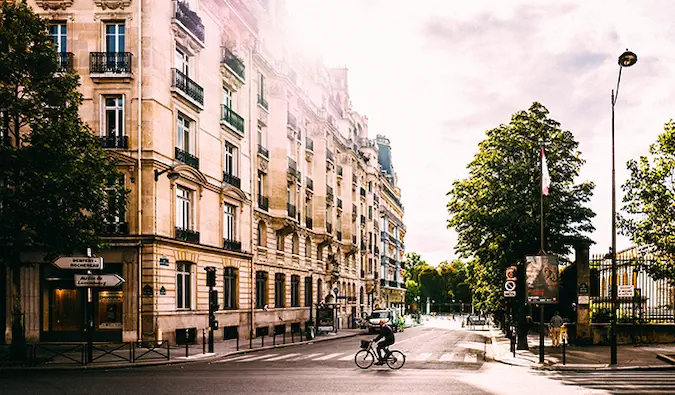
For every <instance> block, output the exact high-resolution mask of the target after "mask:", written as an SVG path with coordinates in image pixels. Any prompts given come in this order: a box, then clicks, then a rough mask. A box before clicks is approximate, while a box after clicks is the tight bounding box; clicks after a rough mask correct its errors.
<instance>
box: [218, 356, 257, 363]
mask: <svg viewBox="0 0 675 395" xmlns="http://www.w3.org/2000/svg"><path fill="white" fill-rule="evenodd" d="M248 357H250V355H248V354H246V355H240V356H238V357H232V358H225V359H221V360H220V361H216V362H215V363H225V362H234V361H238V360H240V359H244V358H248Z"/></svg>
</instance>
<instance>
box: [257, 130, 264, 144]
mask: <svg viewBox="0 0 675 395" xmlns="http://www.w3.org/2000/svg"><path fill="white" fill-rule="evenodd" d="M257 133H258V145H260V146H261V147H264V146H265V143H266V141H265V132H264V131H263V129H262V126H258V132H257Z"/></svg>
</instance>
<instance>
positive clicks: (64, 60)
mask: <svg viewBox="0 0 675 395" xmlns="http://www.w3.org/2000/svg"><path fill="white" fill-rule="evenodd" d="M56 65H57V66H56V70H57V71H58V72H60V73H71V72H72V71H73V70H74V67H73V53H72V52H59V53H57V54H56Z"/></svg>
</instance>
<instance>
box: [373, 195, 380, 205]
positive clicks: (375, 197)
mask: <svg viewBox="0 0 675 395" xmlns="http://www.w3.org/2000/svg"><path fill="white" fill-rule="evenodd" d="M373 201H374V202H375V203H377V204H380V198H379V197H378V196H377V195H373Z"/></svg>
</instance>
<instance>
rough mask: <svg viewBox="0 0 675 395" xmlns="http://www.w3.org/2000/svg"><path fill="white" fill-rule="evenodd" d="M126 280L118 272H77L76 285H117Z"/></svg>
mask: <svg viewBox="0 0 675 395" xmlns="http://www.w3.org/2000/svg"><path fill="white" fill-rule="evenodd" d="M123 282H124V279H123V278H122V277H120V276H119V275H118V274H76V275H75V286H76V287H111V288H112V287H117V286H119V285H121V284H122V283H123Z"/></svg>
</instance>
